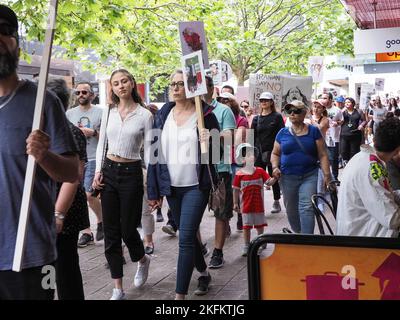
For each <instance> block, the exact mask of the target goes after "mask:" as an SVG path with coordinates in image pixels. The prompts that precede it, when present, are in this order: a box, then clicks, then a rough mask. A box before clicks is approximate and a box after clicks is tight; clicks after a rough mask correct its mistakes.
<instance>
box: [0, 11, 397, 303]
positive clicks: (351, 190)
mask: <svg viewBox="0 0 400 320" xmlns="http://www.w3.org/2000/svg"><path fill="white" fill-rule="evenodd" d="M0 9H1V10H0V12H1V15H0V40H1V46H0V124H1V125H0V137H1V143H0V192H1V193H2V194H3V195H4V197H3V199H7V200H5V201H2V202H1V203H0V220H1V224H0V234H1V237H0V256H1V259H0V299H53V297H54V289H44V288H43V287H42V286H41V283H42V276H43V275H42V273H41V270H42V267H43V266H47V265H50V266H54V268H55V269H56V279H57V281H56V282H57V293H58V298H59V299H84V290H83V284H82V275H81V272H80V267H79V254H78V247H84V246H87V245H89V244H90V243H92V242H93V241H94V239H96V241H100V240H102V239H103V238H104V248H105V257H106V260H107V265H106V266H107V267H108V268H109V269H110V275H111V279H112V280H113V282H114V289H113V293H112V296H111V300H123V299H125V292H124V287H123V276H124V274H123V264H124V263H125V258H124V250H123V243H124V244H125V246H126V247H127V249H128V252H129V257H130V259H131V260H132V262H135V263H137V271H136V274H135V277H134V285H135V287H137V288H140V287H142V286H143V285H144V284H145V283H146V281H147V278H148V274H149V268H150V263H151V259H152V258H151V254H152V253H153V252H154V242H153V237H152V234H153V233H154V217H153V212H155V211H156V210H157V218H158V220H159V221H161V220H163V217H162V212H161V208H162V207H163V200H164V201H167V204H168V207H169V210H168V214H167V215H168V222H167V225H165V226H164V227H163V231H165V232H167V233H168V234H171V235H176V233H177V232H179V251H178V258H177V276H176V288H175V292H176V296H175V298H176V299H177V300H182V299H185V297H186V295H187V294H188V290H189V283H190V280H191V278H192V274H193V271H194V269H195V268H196V270H197V271H198V273H199V278H198V286H197V288H196V290H195V294H197V295H204V294H207V292H208V288H209V285H210V283H211V281H212V279H211V275H210V272H209V271H208V269H209V268H211V269H219V268H222V267H223V266H224V263H225V260H224V254H223V249H224V245H225V240H226V238H227V237H228V236H229V234H230V233H231V226H230V221H231V220H232V219H233V217H234V212H236V213H237V220H236V229H237V231H238V232H242V233H243V250H242V255H243V256H246V255H247V252H248V248H249V243H250V240H251V229H256V231H257V234H261V233H263V232H264V230H265V228H266V227H267V226H268V223H267V219H266V210H265V202H266V201H267V202H268V201H271V203H272V210H271V214H276V213H279V212H281V211H282V207H281V197H283V204H284V206H285V208H286V214H287V219H288V223H289V224H290V228H291V230H292V231H293V232H295V233H304V234H313V233H314V225H315V218H314V209H313V207H312V203H311V196H312V195H313V194H315V193H317V192H320V193H324V192H326V190H327V187H328V186H329V185H330V182H331V181H332V180H340V181H341V186H340V189H339V204H338V212H337V234H341V235H357V236H373V237H377V236H380V237H397V236H398V234H399V227H400V210H399V204H398V203H399V202H398V197H397V193H396V192H394V191H393V187H395V186H396V187H395V188H399V186H400V180H399V177H400V160H399V159H400V156H399V151H400V120H399V116H400V111H399V108H398V107H397V101H396V99H390V100H389V102H388V105H387V106H384V105H383V104H382V103H381V100H380V97H379V96H374V97H372V99H371V105H370V106H369V108H367V109H366V110H361V109H360V108H359V107H358V106H357V105H356V102H355V100H354V99H352V98H351V97H338V98H336V100H335V101H334V99H333V96H332V94H330V93H324V94H322V95H321V96H320V97H318V99H316V100H312V102H311V105H312V107H311V106H308V105H307V104H305V103H304V102H303V101H299V100H293V101H288V102H287V103H286V104H285V105H284V108H283V109H282V110H279V106H277V105H276V101H275V97H274V95H273V94H272V93H270V92H263V93H262V94H261V95H260V96H259V98H258V99H259V103H260V104H259V105H260V109H259V110H257V112H256V110H254V108H253V106H251V105H250V103H249V101H248V100H244V101H242V102H241V103H239V102H238V100H237V98H236V96H235V91H234V88H232V87H230V86H225V87H223V88H222V89H221V91H220V92H217V90H216V88H215V87H214V84H213V80H212V78H211V77H209V76H207V77H206V85H207V89H208V92H207V94H206V95H204V96H203V97H202V106H201V107H202V109H203V114H204V125H205V128H204V129H202V130H199V129H198V118H197V113H196V105H195V102H194V99H189V98H187V97H186V94H185V82H184V76H183V72H182V71H181V70H176V71H175V72H174V73H173V74H172V75H171V77H170V83H169V91H170V99H169V100H170V101H169V102H167V103H166V104H165V105H163V106H162V107H161V109H159V110H158V109H157V108H155V107H154V106H147V105H146V104H144V102H143V100H142V98H141V97H140V95H139V93H138V88H137V84H136V81H135V78H134V76H133V75H132V74H131V73H130V72H129V71H127V70H125V69H119V70H116V71H114V72H113V73H112V74H111V75H110V88H111V89H110V103H109V105H108V106H107V107H106V108H104V109H101V108H97V107H95V106H93V105H92V101H93V99H94V92H93V88H92V87H91V85H90V83H79V84H77V85H76V86H75V88H74V91H73V93H74V95H75V97H76V102H77V106H76V107H74V108H68V106H69V101H70V97H69V94H70V93H69V90H68V88H67V85H66V83H65V81H63V80H61V79H50V80H49V83H48V89H49V90H48V91H47V93H46V105H45V109H44V126H43V128H42V130H37V131H34V132H30V131H31V130H30V128H31V127H32V119H33V113H34V105H35V103H34V101H35V95H36V90H37V84H35V83H34V82H31V81H28V80H21V79H19V78H18V75H17V71H16V70H17V65H18V60H19V37H18V32H17V31H18V20H17V17H16V15H15V13H14V12H13V11H12V10H11V9H9V8H8V7H6V6H2V5H1V6H0ZM22 108H23V109H22ZM249 129H250V130H249ZM215 132H217V139H218V141H217V142H219V145H220V146H221V148H220V152H219V153H218V154H217V155H216V154H215V151H216V149H215V142H216V141H214V140H213V139H214V138H215ZM369 136H373V140H372V142H371V141H370V139H369ZM201 144H205V145H206V146H208V148H207V152H206V153H205V154H203V152H202V151H201V147H200V145H201ZM217 145H218V143H217ZM27 155H32V156H33V157H34V158H35V160H36V161H37V164H38V170H37V172H36V176H35V192H34V195H33V198H32V210H31V217H30V223H29V228H28V233H27V244H26V246H27V247H26V253H25V256H24V260H23V270H22V272H20V273H16V272H13V271H12V270H11V269H12V262H13V254H14V248H15V239H16V234H17V229H18V224H17V221H18V213H19V208H20V206H21V199H22V190H23V184H24V177H25V168H26V165H27ZM215 158H217V159H218V161H217V162H215V161H213V160H214V159H215ZM340 167H343V168H344V170H343V172H342V173H341V175H340V176H339V169H340ZM219 183H222V184H223V185H224V189H225V192H224V195H225V199H224V205H223V206H222V207H221V208H219V209H217V210H215V211H214V212H213V213H212V214H213V216H214V217H215V234H214V241H215V242H214V248H213V251H212V255H211V258H210V260H209V262H208V263H207V262H206V260H205V258H206V256H207V254H208V248H207V247H206V244H204V243H203V241H202V237H201V232H200V226H201V222H202V218H203V214H204V212H205V211H206V208H207V204H208V201H209V196H210V192H213V190H212V186H215V185H219ZM270 188H272V194H273V199H264V196H265V194H268V193H264V190H265V189H270ZM89 207H90V208H91V209H92V210H93V212H94V213H95V215H96V218H97V230H96V236H95V237H94V234H93V232H92V230H91V229H90V223H89V218H88V208H89ZM139 227H142V229H143V233H144V237H143V239H142V238H141V236H140V233H139V231H138V228H139ZM80 233H81V237H80V238H79V234H80Z"/></svg>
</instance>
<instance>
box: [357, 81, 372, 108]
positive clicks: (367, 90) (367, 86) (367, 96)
mask: <svg viewBox="0 0 400 320" xmlns="http://www.w3.org/2000/svg"><path fill="white" fill-rule="evenodd" d="M374 94H375V86H374V85H373V84H371V83H362V84H361V94H360V109H361V110H367V109H368V106H369V101H370V100H371V96H372V95H374Z"/></svg>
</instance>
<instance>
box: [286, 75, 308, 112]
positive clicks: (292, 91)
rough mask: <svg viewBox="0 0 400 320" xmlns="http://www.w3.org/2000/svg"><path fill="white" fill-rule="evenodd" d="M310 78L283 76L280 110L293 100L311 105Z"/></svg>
mask: <svg viewBox="0 0 400 320" xmlns="http://www.w3.org/2000/svg"><path fill="white" fill-rule="evenodd" d="M312 84H313V80H312V77H295V76H284V77H283V86H282V106H281V107H282V108H284V107H285V105H287V104H288V103H290V102H292V101H293V100H300V101H302V102H303V103H304V104H305V105H306V106H310V105H311V95H312Z"/></svg>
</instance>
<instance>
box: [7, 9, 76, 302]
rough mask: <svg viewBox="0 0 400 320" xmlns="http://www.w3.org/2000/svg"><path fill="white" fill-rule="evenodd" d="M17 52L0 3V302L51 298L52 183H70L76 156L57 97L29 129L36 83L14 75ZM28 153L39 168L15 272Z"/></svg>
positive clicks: (13, 28) (11, 23)
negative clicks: (47, 280)
mask: <svg viewBox="0 0 400 320" xmlns="http://www.w3.org/2000/svg"><path fill="white" fill-rule="evenodd" d="M19 52H20V49H19V44H18V20H17V17H16V15H15V13H14V12H13V11H12V10H11V9H10V8H9V7H6V6H4V5H0V195H1V201H0V257H1V258H0V300H4V299H13V300H14V299H17V300H22V299H53V297H54V289H52V288H50V289H46V288H45V287H43V286H42V280H43V277H44V276H46V275H47V276H49V271H48V270H52V268H51V266H52V265H54V262H55V260H56V258H57V257H56V228H55V219H63V218H64V215H63V213H61V212H55V210H54V203H55V195H56V183H55V181H58V182H75V181H76V180H77V179H78V176H79V171H78V166H79V160H78V157H77V155H76V154H75V150H76V147H75V144H74V141H73V138H72V135H71V132H70V130H69V127H68V122H67V119H66V117H65V115H64V112H63V110H62V106H61V104H60V101H59V100H58V99H57V98H56V97H55V96H54V95H53V94H51V93H50V92H46V97H45V98H46V99H45V101H46V102H45V106H44V121H43V131H41V130H35V131H33V132H31V131H32V122H33V116H34V112H35V99H36V94H37V85H36V84H34V83H32V82H30V81H23V80H20V79H18V75H17V72H16V69H17V66H18V56H19ZM27 154H29V155H32V156H33V157H34V158H35V160H36V162H37V164H38V166H37V170H36V175H35V179H34V190H33V194H32V202H31V211H30V217H29V223H28V226H27V239H26V247H25V254H24V259H23V261H22V271H21V272H18V273H17V272H13V271H12V270H11V269H12V264H13V257H14V251H15V244H16V237H17V230H18V221H19V214H20V208H21V202H22V194H23V188H24V181H25V171H26V167H27V159H28V156H27ZM45 266H46V268H43V267H45ZM49 266H50V267H49ZM46 270H47V272H46ZM42 271H43V272H44V273H43V274H42ZM50 272H51V271H50ZM53 274H54V272H53ZM50 276H51V273H50ZM54 280H55V279H54Z"/></svg>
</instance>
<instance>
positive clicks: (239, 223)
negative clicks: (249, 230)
mask: <svg viewBox="0 0 400 320" xmlns="http://www.w3.org/2000/svg"><path fill="white" fill-rule="evenodd" d="M236 230H237V232H243V219H242V214H241V213H239V214H238V221H237V223H236Z"/></svg>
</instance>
